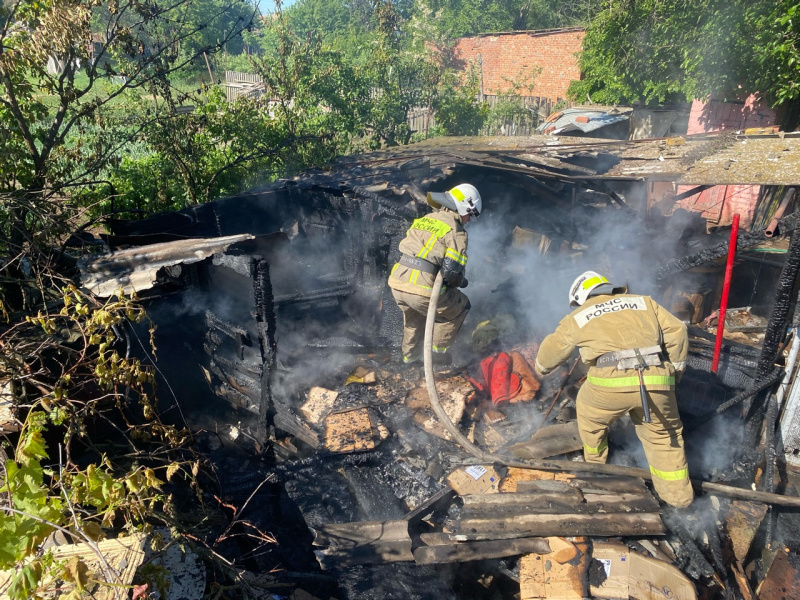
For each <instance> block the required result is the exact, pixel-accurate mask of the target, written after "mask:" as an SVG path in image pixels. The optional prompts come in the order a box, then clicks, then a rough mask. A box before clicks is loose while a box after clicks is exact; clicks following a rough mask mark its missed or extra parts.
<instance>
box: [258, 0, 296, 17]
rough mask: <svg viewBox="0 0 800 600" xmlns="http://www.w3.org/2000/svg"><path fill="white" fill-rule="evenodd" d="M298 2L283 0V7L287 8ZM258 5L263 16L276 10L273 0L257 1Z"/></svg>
mask: <svg viewBox="0 0 800 600" xmlns="http://www.w3.org/2000/svg"><path fill="white" fill-rule="evenodd" d="M296 1H297V0H283V7H284V8H287V7H289V6H291V5H292V4H294V3H295V2H296ZM257 3H258V8H259V9H260V10H261V14H262V15H266V14H269V13H271V12H272V11H274V10H275V2H273V0H257Z"/></svg>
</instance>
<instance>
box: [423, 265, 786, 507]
mask: <svg viewBox="0 0 800 600" xmlns="http://www.w3.org/2000/svg"><path fill="white" fill-rule="evenodd" d="M442 283H443V279H442V273H441V271H440V272H439V273H438V274H437V275H436V280H435V281H434V282H433V289H432V290H431V299H430V303H429V304H428V314H427V318H426V320H425V346H424V347H425V350H424V352H423V365H424V367H425V385H426V386H427V389H428V396H429V397H430V402H431V408H432V409H433V412H434V413H435V414H436V418H437V419H438V420H439V423H441V424H442V426H444V428H445V429H446V430H447V431H448V433H449V434H450V435H451V436H452V437H453V439H454V440H455V441H456V442H458V444H459V445H460V446H461V447H462V448H464V450H466V451H467V452H468V453H469V454H471V455H472V456H474V457H475V458H477V459H478V460H479V461H481V462H485V463H497V464H500V465H504V466H506V467H517V468H521V469H540V470H542V471H575V472H579V473H580V472H583V473H601V474H604V475H619V476H627V477H641V478H642V479H648V480H649V479H652V476H651V474H650V471H648V470H647V469H637V468H635V467H623V466H620V465H607V464H599V463H586V462H573V461H571V460H548V461H534V460H523V459H519V458H516V457H512V456H508V455H500V454H493V453H491V452H484V451H483V450H481V449H480V448H479V447H478V446H476V445H475V444H473V443H472V442H470V441H469V440H468V439H467V437H466V436H465V435H464V434H462V433H461V432H460V431H459V430H458V427H456V425H455V424H454V423H453V421H452V420H451V419H450V417H449V415H448V414H447V413H446V412H445V410H444V408H443V407H442V403H441V401H440V400H439V393H438V392H437V391H436V380H435V379H434V376H433V326H434V323H435V322H436V308H437V305H438V302H439V293H440V292H441V291H442ZM692 484H693V485H694V486H695V488H696V489H699V490H702V491H703V492H706V493H709V494H720V495H723V496H728V497H730V498H740V499H743V500H753V501H755V502H764V503H765V504H778V505H781V506H796V507H800V498H798V497H794V496H784V495H782V494H772V493H768V492H756V491H752V490H749V489H743V488H737V487H733V486H729V485H724V484H719V483H711V482H708V481H699V480H695V479H693V480H692Z"/></svg>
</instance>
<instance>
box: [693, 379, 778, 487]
mask: <svg viewBox="0 0 800 600" xmlns="http://www.w3.org/2000/svg"><path fill="white" fill-rule="evenodd" d="M783 375H784V371H783V369H781V368H780V367H776V368H775V370H774V371H772V373H771V374H769V375H768V376H767V377H765V378H763V379H757V380H756V381H755V382H754V383H753V385H752V387H751V388H750V389H747V390H745V391H743V392H741V393H739V394H737V395H736V396H734V397H733V398H731V399H730V400H728V401H726V402H724V403H722V404H720V405H719V406H718V407H717V408H716V409H714V410H712V411H709V412H707V413H705V414H703V415H700V416H699V417H697V418H695V419H692V422H691V423H690V424H688V425H687V426H686V428H685V431H686V433H690V432H692V431H694V430H695V429H697V428H698V427H700V426H701V425H703V424H705V423H708V422H709V421H710V420H711V419H713V418H714V417H716V416H717V415H721V414H722V413H724V412H725V411H726V410H728V409H729V408H731V407H732V406H736V405H737V404H740V403H742V402H744V401H745V400H747V399H748V398H752V397H753V396H755V395H756V394H759V393H761V392H763V391H764V390H766V389H768V388H770V387H772V386H773V385H775V384H776V383H778V382H779V381H780V380H781V379H782V378H783ZM737 497H740V496H737Z"/></svg>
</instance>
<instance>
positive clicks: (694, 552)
mask: <svg viewBox="0 0 800 600" xmlns="http://www.w3.org/2000/svg"><path fill="white" fill-rule="evenodd" d="M664 523H665V524H666V525H667V527H669V530H670V531H671V532H672V533H674V534H675V535H676V536H677V537H678V539H679V540H680V543H681V548H682V549H683V551H684V553H685V555H686V557H687V559H688V560H689V562H690V570H691V571H692V572H694V573H697V574H699V575H702V576H703V577H713V576H714V574H715V571H714V567H712V566H711V563H710V562H708V560H707V559H706V557H705V556H703V553H702V552H700V549H699V548H698V547H697V544H696V543H695V540H694V537H693V536H692V534H691V532H690V531H689V529H688V527H687V526H686V524H685V523H684V515H683V514H681V513H679V512H678V511H677V510H668V511H665V513H664ZM692 576H693V577H695V578H697V577H696V576H695V575H692Z"/></svg>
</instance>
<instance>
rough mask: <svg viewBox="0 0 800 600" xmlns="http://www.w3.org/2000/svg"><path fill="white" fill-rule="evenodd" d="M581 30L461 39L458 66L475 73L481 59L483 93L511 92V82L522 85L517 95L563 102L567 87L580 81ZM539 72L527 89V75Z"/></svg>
mask: <svg viewBox="0 0 800 600" xmlns="http://www.w3.org/2000/svg"><path fill="white" fill-rule="evenodd" d="M583 35H584V32H583V30H577V29H574V30H560V31H554V32H547V31H540V32H536V31H527V32H525V31H522V32H512V33H498V34H492V35H481V36H476V37H465V38H460V39H458V40H457V42H456V47H455V59H456V61H457V66H458V67H460V68H462V69H464V70H466V69H468V68H469V64H470V63H473V64H474V65H475V68H476V71H477V70H478V64H479V59H478V57H479V56H480V63H481V64H482V72H483V93H484V94H503V93H507V92H509V91H511V89H512V87H513V85H512V82H519V83H524V84H525V87H523V88H521V89H519V91H518V93H519V94H520V95H523V96H542V97H544V98H550V99H551V100H557V99H558V98H565V97H566V92H567V86H569V83H570V81H572V80H573V79H580V75H581V74H580V70H579V69H578V58H577V53H578V52H580V50H581V42H582V41H583ZM539 68H541V72H539V73H538V75H536V76H535V78H534V79H533V87H532V88H531V87H529V85H528V84H529V83H530V75H531V72H532V71H533V72H534V73H535V72H536V71H538V69H539Z"/></svg>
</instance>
